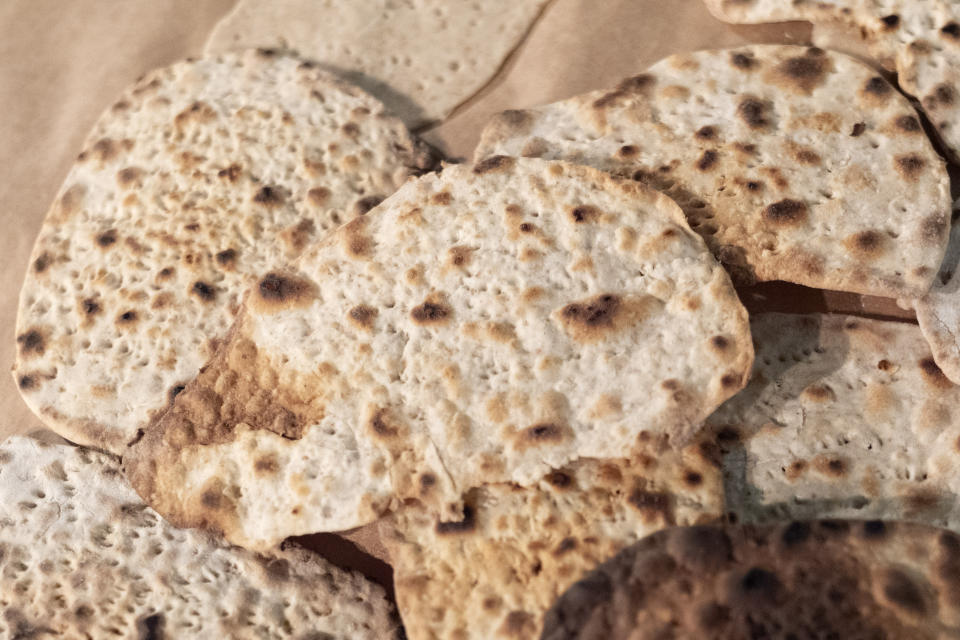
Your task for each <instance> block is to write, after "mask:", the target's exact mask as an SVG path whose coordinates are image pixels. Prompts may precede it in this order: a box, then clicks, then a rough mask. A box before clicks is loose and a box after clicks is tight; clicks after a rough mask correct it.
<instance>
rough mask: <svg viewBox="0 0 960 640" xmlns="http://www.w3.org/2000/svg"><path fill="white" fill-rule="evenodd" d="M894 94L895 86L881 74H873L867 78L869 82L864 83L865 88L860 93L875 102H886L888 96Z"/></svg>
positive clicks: (868, 100)
mask: <svg viewBox="0 0 960 640" xmlns="http://www.w3.org/2000/svg"><path fill="white" fill-rule="evenodd" d="M892 94H893V87H891V86H890V83H889V82H887V81H886V80H884V79H883V78H881V77H880V76H873V77H872V78H870V79H869V80H867V83H866V84H865V85H863V89H861V91H860V95H861V96H863V97H864V98H865V99H866V101H867V102H870V103H874V104H877V103H882V102H886V100H887V98H889V97H890V96H891V95H892Z"/></svg>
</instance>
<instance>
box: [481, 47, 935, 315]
mask: <svg viewBox="0 0 960 640" xmlns="http://www.w3.org/2000/svg"><path fill="white" fill-rule="evenodd" d="M502 153H505V154H509V155H515V156H537V157H543V158H549V159H565V160H570V161H574V162H580V163H583V164H588V165H591V166H595V167H597V168H600V169H604V170H607V171H611V172H613V173H615V174H619V175H625V176H631V177H633V178H634V179H637V180H643V181H645V182H647V183H648V184H650V185H651V186H654V187H656V188H659V189H661V190H663V191H664V192H665V193H667V194H668V195H670V196H671V197H672V198H673V199H675V200H676V201H677V203H678V204H680V206H681V207H682V208H683V210H684V213H686V215H687V218H688V219H689V221H690V224H691V226H692V227H693V228H694V230H695V231H697V232H698V233H700V235H702V236H703V237H704V239H705V240H706V241H707V244H708V245H709V246H710V248H711V250H712V251H713V252H714V253H715V255H716V256H717V257H718V258H719V259H720V261H721V262H723V263H724V264H725V265H726V266H727V267H728V268H729V269H730V270H731V272H732V274H733V275H734V278H735V279H740V280H742V281H745V282H750V281H753V280H761V281H762V280H787V281H790V282H796V283H799V284H803V285H807V286H811V287H817V288H822V289H838V290H844V291H854V292H858V293H867V294H874V295H883V296H893V297H896V296H901V297H918V296H920V295H923V294H924V293H926V291H927V290H928V289H929V287H930V284H931V282H932V281H933V277H934V275H935V274H936V272H937V269H938V268H939V266H940V261H941V259H942V258H943V254H944V250H945V248H946V243H947V236H948V234H949V230H950V189H949V179H948V176H947V173H946V170H945V168H944V163H943V161H942V160H941V159H940V157H939V156H937V154H936V152H935V151H934V149H933V147H932V145H931V143H930V141H929V140H928V139H927V137H926V135H925V134H924V132H923V128H922V127H921V125H920V121H919V120H918V119H917V115H916V113H915V112H914V110H913V107H911V106H910V103H909V102H908V101H907V99H906V98H904V97H903V96H902V95H900V94H899V93H897V91H896V90H895V89H894V88H893V87H892V86H890V84H888V83H887V82H886V81H885V80H884V79H883V78H882V77H880V76H879V75H877V74H876V72H874V71H873V70H871V69H870V68H869V67H867V66H866V65H864V64H862V63H860V62H858V61H856V60H854V59H853V58H850V57H848V56H845V55H841V54H837V53H830V52H825V51H822V50H820V49H812V48H810V49H808V48H803V47H794V46H775V45H765V46H750V47H741V48H739V49H733V50H729V51H728V50H721V51H700V52H696V53H690V54H682V55H676V56H672V57H670V58H666V59H665V60H662V61H660V62H658V63H657V64H655V65H654V66H652V67H651V68H650V69H649V70H647V72H645V73H643V74H641V75H638V76H636V77H634V78H630V79H627V80H625V81H623V82H622V83H621V84H620V85H619V86H618V87H617V88H615V89H613V90H609V91H595V92H592V93H588V94H585V95H581V96H577V97H574V98H570V99H568V100H565V101H562V102H557V103H554V104H551V105H547V106H544V107H538V108H534V109H529V110H525V111H506V112H504V113H502V114H501V115H499V116H497V117H496V118H495V119H494V120H493V121H492V122H491V123H490V124H489V125H488V126H487V128H486V130H485V131H484V133H483V137H482V139H481V142H480V145H479V147H478V148H477V150H476V155H475V158H476V159H482V158H484V157H487V156H488V155H491V154H502Z"/></svg>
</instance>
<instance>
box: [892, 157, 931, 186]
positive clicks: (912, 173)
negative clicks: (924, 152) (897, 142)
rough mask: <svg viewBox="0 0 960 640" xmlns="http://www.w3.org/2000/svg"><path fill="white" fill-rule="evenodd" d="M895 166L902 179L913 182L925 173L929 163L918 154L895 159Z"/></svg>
mask: <svg viewBox="0 0 960 640" xmlns="http://www.w3.org/2000/svg"><path fill="white" fill-rule="evenodd" d="M894 165H895V167H896V169H897V172H898V173H899V174H900V175H901V177H903V178H904V179H906V180H909V181H911V182H912V181H915V180H916V179H917V178H918V177H919V176H920V174H921V173H922V172H923V170H924V168H925V167H926V166H927V161H926V160H924V159H923V157H922V156H920V155H918V154H916V153H908V154H904V155H900V156H897V157H896V158H894Z"/></svg>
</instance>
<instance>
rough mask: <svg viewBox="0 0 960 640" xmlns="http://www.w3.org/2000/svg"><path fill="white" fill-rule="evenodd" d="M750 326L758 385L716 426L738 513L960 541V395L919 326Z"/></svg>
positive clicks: (788, 319) (843, 322)
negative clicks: (928, 529)
mask: <svg viewBox="0 0 960 640" xmlns="http://www.w3.org/2000/svg"><path fill="white" fill-rule="evenodd" d="M751 328H752V331H753V336H754V341H755V345H756V350H757V357H756V361H755V364H754V369H753V375H752V379H751V382H750V384H748V385H747V388H746V389H744V390H743V392H742V393H740V394H739V395H738V396H736V397H735V398H733V399H731V400H730V401H729V402H727V403H726V404H724V406H722V407H721V408H720V409H719V410H718V411H717V412H716V413H715V414H714V415H713V416H711V417H710V419H709V423H710V425H711V426H712V428H713V429H714V430H715V432H716V433H717V434H718V436H719V437H720V441H721V444H722V445H723V446H724V448H725V449H727V450H728V451H727V453H726V455H725V465H726V473H727V474H728V494H727V498H728V502H729V504H728V505H727V507H728V509H730V510H731V511H732V512H734V513H736V514H738V515H739V516H740V517H741V518H742V519H745V520H749V521H767V520H771V519H785V518H820V517H844V518H846V517H849V518H883V519H901V520H916V521H919V522H923V523H926V524H934V525H937V526H944V527H949V528H952V529H955V530H958V531H960V503H958V502H957V499H956V497H957V493H958V492H960V473H958V471H960V414H958V412H957V411H958V410H957V407H958V406H960V387H957V386H954V385H953V384H952V383H951V382H950V381H949V380H948V379H947V378H946V376H944V375H943V373H942V372H941V371H940V369H939V368H938V367H937V365H936V363H935V362H934V360H933V357H932V356H931V354H930V348H929V346H928V345H927V343H926V341H925V340H924V338H923V335H922V334H921V333H920V330H919V328H918V327H916V326H915V325H912V324H905V323H895V322H883V321H878V320H866V319H862V318H853V317H847V316H833V315H809V316H803V315H800V316H794V315H781V314H762V315H758V316H754V318H753V319H752V321H751Z"/></svg>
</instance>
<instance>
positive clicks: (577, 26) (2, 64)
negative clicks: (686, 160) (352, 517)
mask: <svg viewBox="0 0 960 640" xmlns="http://www.w3.org/2000/svg"><path fill="white" fill-rule="evenodd" d="M357 1H364V0H357ZM232 4H233V2H232V1H231V0H202V1H201V0H139V1H135V0H71V1H70V2H64V1H63V0H6V1H5V2H2V3H0V54H2V55H0V116H2V117H0V141H2V144H0V168H2V171H3V178H4V179H3V180H2V181H0V202H2V208H0V225H2V229H3V231H2V232H0V267H2V273H3V274H4V278H3V280H2V282H0V286H2V290H0V295H2V298H0V299H2V300H4V301H5V303H6V304H5V305H3V306H2V307H0V327H2V328H3V334H2V335H3V338H2V339H0V361H2V362H3V363H5V366H7V367H10V366H12V362H13V355H14V351H13V349H14V345H15V343H14V320H15V316H16V306H17V296H18V293H19V289H20V282H21V279H22V276H23V273H24V271H25V269H26V266H27V260H28V256H29V253H30V249H31V246H32V244H33V241H34V237H35V235H36V233H37V230H38V228H39V226H40V222H41V220H42V219H43V216H44V214H45V213H46V209H47V206H48V205H49V203H50V201H51V200H52V199H53V196H54V194H55V193H56V191H57V189H58V187H59V185H60V181H61V180H62V179H63V177H64V176H65V175H66V172H67V170H68V168H69V166H70V164H71V162H72V160H73V158H74V156H75V155H76V153H77V152H78V151H79V148H80V145H81V143H82V141H83V139H84V137H85V135H86V132H87V130H88V129H89V128H90V126H91V125H92V124H93V122H94V120H95V119H96V118H97V116H98V115H99V113H100V111H101V110H102V109H104V108H105V107H106V106H107V105H109V104H111V103H112V102H113V100H114V99H115V98H116V97H117V96H118V95H119V93H120V92H121V91H122V89H123V88H124V87H125V86H126V85H127V84H129V83H130V82H132V81H133V80H134V79H135V78H137V77H138V76H139V75H141V74H143V73H144V72H146V71H148V70H150V69H152V68H154V67H157V66H162V65H165V64H169V63H171V62H173V61H175V60H177V59H179V58H183V57H186V56H190V55H198V54H199V53H200V51H201V49H202V46H203V42H204V40H205V38H206V35H207V33H208V32H209V31H210V29H211V28H212V27H213V25H214V24H215V22H216V21H217V19H218V18H219V17H220V16H222V15H224V14H225V13H226V12H227V11H228V10H229V9H230V8H231V6H232ZM809 34H810V28H809V25H804V24H797V23H794V24H785V25H772V26H763V27H733V26H729V25H724V24H722V23H720V22H718V21H717V20H715V19H713V18H712V17H711V16H710V15H709V13H707V11H706V9H705V8H704V6H703V4H702V2H701V0H602V1H597V0H554V1H553V2H552V3H551V4H550V5H549V6H548V7H547V9H546V11H545V12H544V14H543V16H542V17H541V19H540V21H539V22H538V23H537V24H536V25H534V27H533V29H532V30H531V32H530V35H529V37H528V38H527V40H526V41H525V42H524V43H523V44H521V45H520V46H519V47H518V49H517V50H516V51H515V52H514V53H513V54H512V55H511V57H510V58H509V59H508V60H507V61H506V62H505V64H504V66H503V68H502V69H501V71H500V73H499V74H498V76H497V77H496V78H494V80H493V81H491V83H489V84H488V85H487V86H486V87H485V88H484V89H483V90H482V91H481V92H480V93H479V94H478V95H477V96H474V97H473V98H471V99H470V100H468V101H467V102H466V103H465V104H464V105H461V107H460V108H458V109H457V110H456V111H455V112H454V114H453V115H452V116H451V117H450V118H449V119H448V120H447V121H446V122H444V123H442V124H441V125H440V126H438V127H436V128H434V129H432V130H430V131H427V132H425V133H424V137H425V138H426V139H427V140H428V141H430V142H431V143H433V144H434V145H436V146H438V147H439V148H441V149H443V150H444V151H445V152H447V153H448V154H449V155H450V156H451V157H460V158H469V157H470V155H471V153H472V150H473V146H474V145H475V143H476V141H477V139H478V137H479V134H480V131H481V129H482V127H483V125H484V123H485V122H486V120H487V119H488V118H489V117H490V115H492V114H493V113H496V112H498V111H500V110H503V109H507V108H522V107H529V106H534V105H537V104H543V103H546V102H552V101H554V100H558V99H562V98H565V97H567V96H570V95H573V94H576V93H581V92H584V91H589V90H592V89H597V88H602V87H606V86H611V85H613V84H615V83H616V82H617V81H619V80H620V79H621V78H623V77H626V76H629V75H634V74H636V73H639V72H640V71H642V70H643V69H644V68H645V67H647V66H649V65H650V64H652V63H653V62H655V61H657V60H658V59H660V58H662V57H664V56H666V55H669V54H672V53H678V52H682V51H692V50H695V49H702V48H707V47H711V48H713V47H724V46H735V45H738V44H743V43H755V42H785V43H786V42H791V43H804V42H807V41H808V40H809ZM741 293H742V295H743V297H744V301H745V303H746V305H747V306H748V308H750V310H751V311H758V310H761V309H770V310H778V311H825V310H833V311H840V312H845V313H859V314H867V315H871V316H877V317H889V318H894V317H896V318H910V317H911V315H910V314H909V313H906V312H904V311H902V310H900V309H898V308H897V307H896V305H894V304H893V302H892V301H890V300H883V299H878V298H863V297H861V296H856V295H852V294H843V293H836V292H823V291H816V290H812V289H806V288H803V287H796V286H793V285H783V284H780V283H767V284H763V285H759V286H757V287H753V288H750V289H749V290H744V291H742V292H741ZM0 415H2V416H3V420H2V421H0V439H2V438H5V437H6V436H8V435H11V434H15V433H30V432H35V431H36V430H38V429H42V423H40V421H39V420H38V419H37V418H36V417H34V416H33V415H32V414H31V413H30V411H29V410H28V409H27V407H26V405H24V403H23V401H22V400H21V399H20V396H19V393H18V391H17V389H16V388H15V385H14V383H13V380H12V378H11V376H9V375H6V376H0ZM347 537H348V538H349V539H350V540H352V541H353V542H354V543H355V544H356V545H357V547H359V548H360V549H363V550H365V551H368V552H371V553H373V554H374V555H376V556H378V557H380V558H385V557H386V556H385V553H384V551H383V548H382V546H381V545H380V543H379V539H378V538H377V536H376V531H375V529H374V528H372V527H364V528H362V529H359V530H356V531H353V532H350V533H349V535H348V536H347ZM301 541H302V542H304V543H305V544H307V545H309V546H310V547H311V548H314V549H317V550H319V551H320V552H322V553H324V554H325V555H328V556H329V557H330V558H331V559H332V560H333V561H334V562H339V563H340V564H343V565H345V566H350V567H353V568H357V569H359V570H361V571H363V572H365V573H367V574H368V575H370V576H372V577H374V578H375V579H377V580H378V581H379V582H381V583H382V584H386V585H389V584H390V572H389V567H388V566H387V565H386V564H383V563H382V562H380V563H378V562H377V561H375V560H372V559H370V558H365V557H364V556H363V554H362V553H360V552H358V551H357V550H356V549H355V548H353V547H352V546H345V545H344V544H343V543H341V542H339V541H337V539H336V538H335V537H332V536H323V535H320V536H308V537H306V538H303V539H301Z"/></svg>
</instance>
